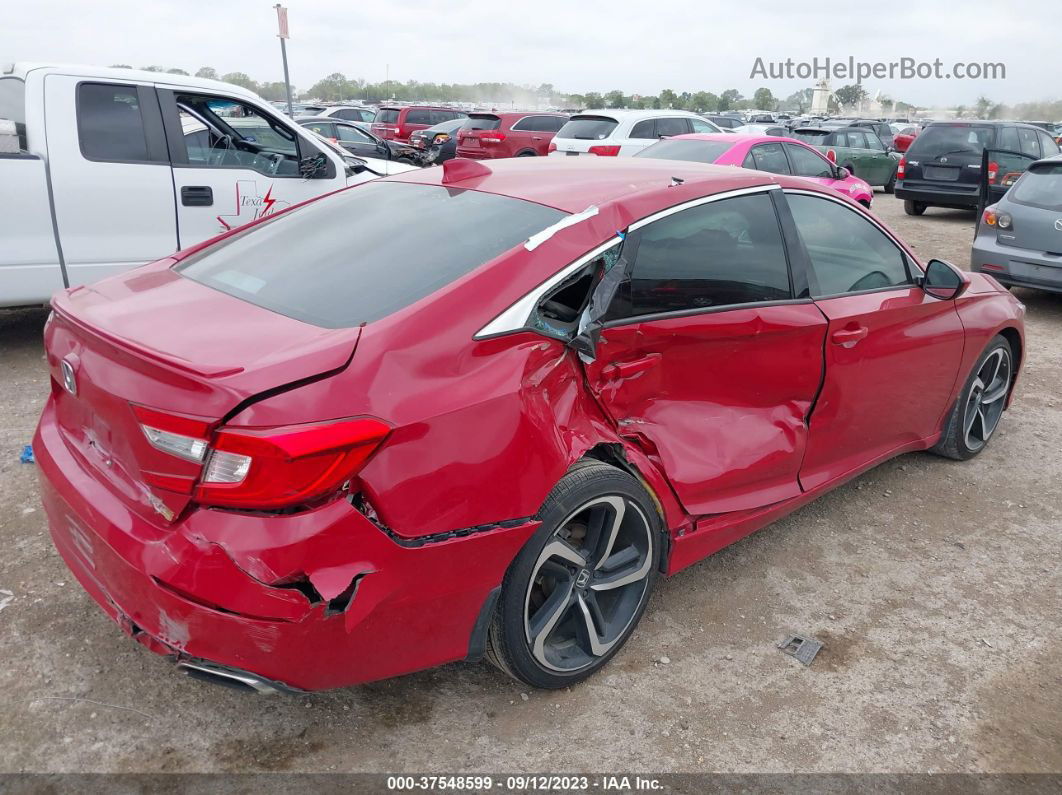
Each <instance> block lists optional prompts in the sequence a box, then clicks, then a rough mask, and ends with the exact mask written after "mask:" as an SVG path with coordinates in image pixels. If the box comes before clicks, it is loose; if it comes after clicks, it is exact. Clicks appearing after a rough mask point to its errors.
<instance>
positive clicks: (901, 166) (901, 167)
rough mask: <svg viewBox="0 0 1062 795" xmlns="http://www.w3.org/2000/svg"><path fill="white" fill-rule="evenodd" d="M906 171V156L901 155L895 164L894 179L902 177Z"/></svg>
mask: <svg viewBox="0 0 1062 795" xmlns="http://www.w3.org/2000/svg"><path fill="white" fill-rule="evenodd" d="M906 172H907V158H906V157H901V158H900V162H899V163H897V164H896V179H903V175H904V174H905V173H906Z"/></svg>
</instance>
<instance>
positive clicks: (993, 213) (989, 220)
mask: <svg viewBox="0 0 1062 795" xmlns="http://www.w3.org/2000/svg"><path fill="white" fill-rule="evenodd" d="M981 223H983V224H984V225H985V226H994V227H996V228H997V229H1011V228H1012V227H1013V226H1014V219H1013V218H1011V216H1010V213H1001V212H999V211H998V210H997V209H996V208H995V207H986V208H985V212H984V215H982V216H981Z"/></svg>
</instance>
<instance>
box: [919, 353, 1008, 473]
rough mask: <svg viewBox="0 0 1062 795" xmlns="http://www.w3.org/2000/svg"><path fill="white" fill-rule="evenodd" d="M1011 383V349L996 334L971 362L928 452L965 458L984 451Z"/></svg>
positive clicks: (997, 421) (1001, 413)
mask: <svg viewBox="0 0 1062 795" xmlns="http://www.w3.org/2000/svg"><path fill="white" fill-rule="evenodd" d="M1013 382H1014V352H1013V351H1012V350H1011V348H1010V343H1009V342H1007V340H1006V339H1005V338H1004V337H1002V336H1000V335H996V336H995V337H993V338H992V341H991V342H989V343H988V347H986V348H985V350H984V352H983V353H982V354H981V355H980V357H978V359H977V363H976V364H974V366H973V371H972V372H971V373H970V376H969V377H968V378H967V379H966V383H965V384H964V385H963V388H962V392H960V393H959V398H958V400H956V401H955V405H954V406H953V407H952V410H951V412H949V414H948V417H947V419H946V420H945V421H944V431H943V433H942V435H941V437H940V441H938V442H937V443H936V444H935V445H934V446H933V447H932V448H930V452H932V453H936V454H937V455H941V456H944V457H945V458H953V459H955V460H956V461H966V460H968V459H971V458H973V457H974V456H975V455H977V454H978V453H980V452H981V451H982V450H984V449H985V447H987V446H988V442H989V441H990V440H991V438H992V436H993V435H994V434H995V431H996V429H997V428H998V427H999V421H1000V418H1001V417H1002V416H1003V407H1004V406H1005V405H1006V402H1007V396H1008V395H1009V394H1010V388H1011V385H1012V384H1013Z"/></svg>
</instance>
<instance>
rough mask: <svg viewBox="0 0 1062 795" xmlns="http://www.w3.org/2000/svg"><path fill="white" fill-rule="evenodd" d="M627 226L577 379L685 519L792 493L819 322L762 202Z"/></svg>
mask: <svg viewBox="0 0 1062 795" xmlns="http://www.w3.org/2000/svg"><path fill="white" fill-rule="evenodd" d="M777 192H778V191H772V190H767V189H765V190H763V191H762V192H759V193H753V194H749V195H744V196H736V197H731V198H720V199H716V200H711V201H708V202H707V203H701V204H699V205H698V206H693V207H690V208H688V209H685V210H681V211H679V212H673V211H669V214H667V215H665V216H664V217H660V218H658V219H657V220H651V221H650V222H648V223H645V222H643V224H644V225H640V224H635V225H633V226H632V227H631V231H630V233H629V234H628V235H627V238H626V241H625V242H624V248H623V252H622V260H621V262H625V263H626V265H625V267H626V268H628V269H629V272H628V274H627V278H626V280H625V281H624V282H623V283H622V284H621V287H620V290H619V292H618V293H617V295H616V296H615V298H614V299H613V301H612V303H611V304H610V306H609V309H608V312H607V314H606V315H605V323H604V328H603V329H602V332H601V336H600V340H599V345H598V348H597V356H596V359H595V360H594V361H593V362H591V363H589V364H588V365H587V366H586V369H587V379H588V383H589V384H590V386H591V388H592V389H593V390H594V391H595V392H596V394H597V395H598V397H599V399H600V402H601V404H602V406H603V407H604V408H605V409H606V411H607V412H608V413H609V414H610V415H611V417H612V419H613V421H614V422H615V424H616V427H617V430H618V433H619V434H620V435H621V436H623V437H625V438H627V439H629V440H631V441H632V442H633V443H635V444H637V445H639V446H640V447H641V448H642V449H643V450H644V451H645V452H646V454H647V455H649V457H650V458H652V459H653V460H654V461H657V462H658V463H659V465H660V467H661V468H662V469H663V471H664V472H665V473H666V475H667V477H668V479H669V480H670V482H671V484H672V486H673V487H674V489H675V492H676V494H677V495H678V497H679V499H680V500H681V501H682V504H683V505H684V506H685V508H686V510H687V511H688V512H689V513H691V514H695V515H703V514H709V513H723V512H726V511H738V510H744V509H748V508H755V507H758V506H761V505H767V504H769V503H773V502H778V501H779V500H784V499H788V498H790V497H795V496H797V495H798V494H800V485H799V483H798V480H797V474H798V471H799V468H800V462H801V460H802V458H803V455H804V449H805V445H806V443H807V427H806V425H805V419H806V415H807V412H808V411H809V409H810V407H811V404H812V401H813V400H814V397H815V393H816V392H817V390H818V387H819V382H820V380H821V378H822V346H823V340H824V338H825V332H826V322H825V320H824V319H823V316H822V313H821V312H819V310H818V309H816V308H815V306H814V304H812V303H811V302H810V300H808V298H807V297H806V290H804V288H803V287H802V286H800V285H801V284H802V276H801V275H800V274H794V276H795V278H796V283H797V285H798V286H797V288H796V290H795V291H794V288H793V286H792V282H791V279H790V273H789V270H788V267H787V261H786V251H785V247H784V245H783V241H782V235H781V231H780V227H779V222H778V218H777V214H776V210H775V201H774V200H773V199H772V197H771V194H772V193H777Z"/></svg>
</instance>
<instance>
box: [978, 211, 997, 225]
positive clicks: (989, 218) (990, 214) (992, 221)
mask: <svg viewBox="0 0 1062 795" xmlns="http://www.w3.org/2000/svg"><path fill="white" fill-rule="evenodd" d="M981 223H983V224H985V225H987V226H995V225H996V211H995V210H993V209H992V208H991V207H987V208H985V212H984V215H982V216H981Z"/></svg>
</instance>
